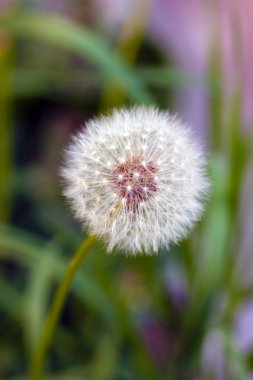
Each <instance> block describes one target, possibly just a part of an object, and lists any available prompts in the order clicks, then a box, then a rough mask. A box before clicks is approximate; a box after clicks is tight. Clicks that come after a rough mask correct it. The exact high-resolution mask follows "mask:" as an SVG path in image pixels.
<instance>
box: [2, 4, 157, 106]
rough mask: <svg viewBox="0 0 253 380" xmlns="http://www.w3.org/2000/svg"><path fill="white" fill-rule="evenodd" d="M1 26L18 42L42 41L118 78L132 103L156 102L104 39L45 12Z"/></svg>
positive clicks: (7, 17) (10, 17)
mask: <svg viewBox="0 0 253 380" xmlns="http://www.w3.org/2000/svg"><path fill="white" fill-rule="evenodd" d="M0 25H1V26H2V28H4V29H5V30H6V31H8V32H9V33H11V34H13V35H14V36H16V37H18V38H20V37H23V38H29V39H38V40H41V41H44V42H46V43H51V44H55V45H57V46H58V47H60V48H64V49H66V50H67V51H69V52H72V53H76V54H78V55H79V56H81V57H83V58H85V59H87V60H89V61H90V62H91V63H93V64H95V65H97V66H98V67H99V68H100V69H101V70H102V71H105V72H106V73H107V75H109V76H110V77H111V78H115V80H117V81H118V82H119V83H120V84H121V86H122V87H123V88H124V89H125V90H126V92H127V94H128V95H129V96H130V98H131V99H132V100H134V101H136V102H142V103H150V102H151V101H152V99H151V96H150V95H149V94H148V92H147V91H146V90H145V88H144V86H143V84H142V82H141V81H140V80H139V78H138V76H137V75H136V74H135V73H134V71H133V70H131V69H130V68H128V67H127V65H126V64H125V63H124V62H123V61H122V60H121V59H120V58H119V57H118V56H117V55H116V54H114V52H113V51H112V50H111V49H110V48H109V46H108V43H107V42H106V41H105V40H103V39H102V38H101V36H99V35H97V34H96V33H95V32H93V31H92V30H89V29H88V28H86V27H85V26H78V25H75V24H74V23H72V22H71V21H69V20H67V19H66V18H63V17H60V16H57V15H53V14H50V13H45V12H42V11H37V12H36V11H34V12H19V13H18V14H15V15H10V14H9V15H4V16H1V18H0Z"/></svg>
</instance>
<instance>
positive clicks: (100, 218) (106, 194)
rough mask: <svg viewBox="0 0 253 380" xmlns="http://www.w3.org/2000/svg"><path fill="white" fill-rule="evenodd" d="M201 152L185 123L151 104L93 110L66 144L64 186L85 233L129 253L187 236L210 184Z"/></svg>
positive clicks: (151, 251) (110, 246)
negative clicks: (110, 110) (97, 113)
mask: <svg viewBox="0 0 253 380" xmlns="http://www.w3.org/2000/svg"><path fill="white" fill-rule="evenodd" d="M205 166H206V160H205V157H204V155H203V153H202V150H201V149H200V148H199V146H198V144H197V143H196V142H195V140H194V138H193V137H192V135H191V133H190V130H189V129H188V128H187V127H186V126H185V125H184V124H183V123H182V122H181V121H180V120H179V119H178V118H177V117H175V116H172V115H171V114H169V113H168V112H160V111H158V110H157V109H155V108H153V107H134V108H131V109H119V110H115V111H113V113H112V114H111V115H109V116H104V117H100V118H95V119H93V120H91V121H89V122H88V123H87V124H86V126H85V127H84V128H83V129H82V130H81V131H80V132H79V134H77V135H76V136H75V137H74V138H73V141H72V143H71V144H70V146H69V148H68V149H67V151H66V156H65V165H64V167H63V168H62V177H63V179H64V182H65V190H64V194H65V196H66V197H67V199H68V200H69V202H70V204H71V206H72V209H73V210H74V213H75V216H76V217H77V218H78V219H79V220H80V221H81V222H82V223H83V224H84V225H85V226H87V227H88V229H89V231H90V233H92V234H95V235H99V236H101V237H102V238H103V239H104V240H105V241H106V242H107V245H108V251H111V250H112V249H113V248H114V247H117V248H120V249H122V250H124V251H126V252H128V253H130V254H133V255H135V254H137V253H139V252H145V253H147V254H151V253H153V252H157V250H158V249H159V248H160V247H168V246H169V245H170V244H171V243H177V242H178V241H179V240H180V239H182V238H183V237H185V236H186V235H187V233H188V231H189V230H190V229H191V228H192V227H193V225H194V223H195V222H196V221H197V220H198V219H199V218H200V216H201V214H202V211H203V205H204V200H205V198H206V194H207V191H208V188H209V181H208V179H207V176H206V170H205Z"/></svg>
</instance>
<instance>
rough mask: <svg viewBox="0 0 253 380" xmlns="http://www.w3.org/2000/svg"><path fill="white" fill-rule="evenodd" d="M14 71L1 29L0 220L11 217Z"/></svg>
mask: <svg viewBox="0 0 253 380" xmlns="http://www.w3.org/2000/svg"><path fill="white" fill-rule="evenodd" d="M11 71H12V47H11V41H10V39H9V38H8V36H7V34H6V33H5V32H4V31H3V30H1V29H0V199H1V207H0V220H1V221H2V222H7V221H8V220H9V217H10V208H11V191H10V183H11V176H12V148H11V146H12V125H11V112H12V110H11V103H12V100H11V98H12V95H11V89H10V73H11Z"/></svg>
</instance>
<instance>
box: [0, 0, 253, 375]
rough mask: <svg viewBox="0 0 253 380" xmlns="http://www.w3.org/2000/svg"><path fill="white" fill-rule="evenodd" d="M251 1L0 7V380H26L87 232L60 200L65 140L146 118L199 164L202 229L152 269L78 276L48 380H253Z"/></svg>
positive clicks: (142, 261) (100, 263) (80, 0)
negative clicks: (169, 131) (194, 142)
mask: <svg viewBox="0 0 253 380" xmlns="http://www.w3.org/2000/svg"><path fill="white" fill-rule="evenodd" d="M252 20H253V2H252V0H132V1H131V0H90V1H88V0H87V1H86V0H72V1H67V0H61V1H60V0H23V1H22V0H20V1H14V0H0V171H1V173H0V198H1V206H0V216H1V226H0V336H1V340H0V379H13V380H14V379H16V380H17V379H26V378H27V376H28V375H27V373H28V365H29V360H30V356H31V353H32V352H33V350H34V347H35V345H36V342H37V340H38V337H39V334H40V331H41V327H42V326H43V322H44V320H45V316H46V312H47V310H48V307H49V305H50V301H51V300H52V296H53V294H54V292H55V289H56V287H57V284H58V283H59V281H60V279H61V277H62V274H63V273H64V269H65V268H66V265H67V263H68V261H69V259H70V258H71V256H72V254H73V252H74V251H75V250H76V248H77V247H78V246H79V244H80V243H81V242H82V240H83V239H84V237H85V233H84V232H83V231H81V227H80V226H79V225H78V224H76V223H75V221H74V220H73V218H72V215H71V213H70V211H69V209H68V207H67V205H66V204H65V201H64V199H63V197H62V195H61V185H60V181H59V165H60V163H61V161H62V154H63V150H64V148H65V147H66V144H67V143H68V141H69V138H70V135H71V133H74V132H75V131H77V130H78V129H79V128H80V125H81V124H83V123H85V121H86V120H87V119H88V118H89V117H92V116H94V115H98V114H100V113H101V112H103V113H107V112H109V111H110V109H111V108H112V107H118V106H121V105H130V104H156V105H157V106H158V107H160V108H161V109H170V110H171V111H172V112H177V113H178V114H180V115H181V117H182V118H183V120H184V121H185V122H186V123H188V124H190V125H192V128H193V130H194V132H195V135H196V138H198V139H199V141H200V143H201V144H202V145H203V146H204V148H205V150H206V151H207V152H208V155H209V172H210V177H211V181H212V192H211V197H210V200H209V202H208V207H207V211H206V213H205V215H204V218H203V220H202V221H201V222H200V223H199V224H198V225H197V226H196V228H195V229H194V231H193V233H191V235H190V236H189V238H188V239H187V240H185V241H183V242H182V244H180V245H179V246H174V247H172V248H171V249H170V250H169V251H168V252H161V254H159V255H158V256H152V257H145V256H141V257H137V258H135V259H131V258H127V257H124V256H122V255H117V254H113V255H106V254H105V251H104V248H103V245H102V244H97V245H96V246H95V247H94V248H93V250H92V252H91V253H90V254H89V256H88V257H87V259H86V261H85V264H84V265H83V266H82V268H81V270H80V272H79V273H78V275H77V277H76V280H75V282H74V284H73V288H72V290H71V293H70V295H69V297H68V300H67V304H66V307H65V309H64V312H63V315H62V318H61V321H60V325H59V327H58V329H57V333H56V335H55V339H54V342H53V346H52V348H51V350H50V354H49V357H48V361H47V371H46V373H47V374H46V375H45V378H46V379H63V380H79V379H87V380H143V379H145V380H149V379H150V380H160V379H164V380H166V379H172V380H213V379H215V380H216V379H217V380H230V379H231V380H250V379H253V223H252V218H253V199H252V198H253V197H252V192H253V169H252V158H253V156H252V153H253V150H252V146H253V129H252V127H253V72H252V67H253V49H252V46H253V45H252V40H253V22H252Z"/></svg>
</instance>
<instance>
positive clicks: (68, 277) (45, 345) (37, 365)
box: [30, 236, 96, 380]
mask: <svg viewBox="0 0 253 380" xmlns="http://www.w3.org/2000/svg"><path fill="white" fill-rule="evenodd" d="M95 240H96V238H95V237H94V236H89V237H88V238H87V239H86V240H85V241H84V242H83V244H82V245H81V247H80V248H79V249H78V250H77V252H76V253H75V255H74V256H73V258H72V259H71V261H70V262H69V265H68V267H67V270H66V272H65V274H64V276H63V279H62V281H61V283H60V286H59V288H58V289H57V291H56V294H55V296H54V299H53V303H52V306H51V309H50V310H49V313H48V317H47V320H46V322H45V326H44V328H43V330H42V334H41V336H40V339H39V342H38V344H37V347H36V348H35V351H34V354H33V356H32V361H31V368H30V379H31V380H41V379H43V370H44V364H45V359H46V355H47V351H48V349H49V347H50V345H51V343H52V339H53V335H54V332H55V330H56V327H57V323H58V321H59V318H60V315H61V312H62V309H63V307H64V303H65V300H66V297H67V294H68V292H69V289H70V287H71V284H72V282H73V279H74V277H75V274H76V273H77V271H78V269H79V267H80V265H81V264H82V262H83V259H84V258H85V256H86V255H87V254H88V252H89V250H90V248H91V247H92V245H93V244H94V242H95Z"/></svg>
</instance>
